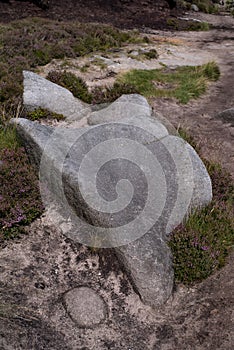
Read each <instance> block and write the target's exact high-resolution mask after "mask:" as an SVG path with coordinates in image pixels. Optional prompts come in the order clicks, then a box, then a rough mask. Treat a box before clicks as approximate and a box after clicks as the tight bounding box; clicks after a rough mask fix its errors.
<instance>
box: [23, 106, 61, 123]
mask: <svg viewBox="0 0 234 350" xmlns="http://www.w3.org/2000/svg"><path fill="white" fill-rule="evenodd" d="M26 117H27V119H30V120H32V121H37V120H41V119H47V120H49V119H56V120H64V119H65V117H64V115H63V114H58V113H55V112H50V111H48V110H47V109H44V108H37V109H35V110H33V111H31V112H28V113H27V115H26Z"/></svg>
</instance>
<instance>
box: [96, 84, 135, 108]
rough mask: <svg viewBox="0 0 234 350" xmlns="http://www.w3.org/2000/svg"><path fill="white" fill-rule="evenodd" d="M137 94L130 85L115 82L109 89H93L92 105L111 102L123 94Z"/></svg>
mask: <svg viewBox="0 0 234 350" xmlns="http://www.w3.org/2000/svg"><path fill="white" fill-rule="evenodd" d="M135 93H139V91H138V90H137V88H136V87H135V86H133V85H131V84H127V83H118V82H115V83H114V84H113V86H111V87H108V86H106V87H95V88H93V89H92V92H91V94H92V104H98V103H106V102H113V101H115V100H116V99H117V98H119V97H120V96H122V95H124V94H135Z"/></svg>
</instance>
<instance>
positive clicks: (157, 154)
mask: <svg viewBox="0 0 234 350" xmlns="http://www.w3.org/2000/svg"><path fill="white" fill-rule="evenodd" d="M132 99H133V100H135V101H137V102H136V104H137V106H138V107H139V108H141V106H143V108H144V109H145V111H146V112H145V115H144V114H143V112H142V113H140V114H139V115H138V114H137V115H135V117H134V114H130V115H129V117H128V118H122V119H118V118H119V116H120V115H124V113H122V112H124V110H127V102H125V101H128V100H130V101H131V100H132ZM138 102H140V103H138ZM131 103H132V102H130V108H131ZM141 103H142V104H141ZM146 103H147V101H146V100H145V99H143V98H142V99H141V98H139V97H138V96H137V95H130V97H129V96H125V97H123V98H122V102H121V104H120V110H121V111H122V112H121V113H120V114H119V115H118V109H115V108H116V107H115V106H116V104H117V103H116V104H115V106H114V108H113V109H112V105H110V106H109V107H108V108H107V109H103V110H102V111H98V112H100V115H101V120H102V121H104V120H105V118H107V119H106V120H108V121H109V122H108V123H104V124H98V125H95V126H90V127H85V128H79V129H73V128H49V127H46V126H42V125H39V124H38V123H34V122H31V121H28V120H25V119H17V120H16V121H15V123H16V125H17V130H18V131H19V134H20V136H21V138H22V139H23V141H24V142H25V144H26V146H27V145H30V147H28V152H29V154H31V155H32V158H33V160H34V162H35V163H36V164H37V165H39V164H40V179H41V182H42V183H46V186H47V191H48V189H49V190H50V191H51V192H52V193H53V194H54V195H55V197H56V199H57V201H58V202H60V203H61V204H62V211H63V215H64V216H65V217H67V219H68V218H70V219H71V222H70V223H71V226H70V229H69V230H67V231H66V235H67V236H68V237H70V238H72V239H73V240H75V241H77V242H80V243H83V244H85V245H88V246H93V247H109V248H110V247H112V248H114V249H115V252H116V254H117V256H118V258H119V260H120V262H121V263H122V264H123V266H124V268H125V270H127V271H128V273H129V276H130V278H131V280H132V282H133V284H134V285H135V288H136V290H137V291H138V292H139V294H140V295H141V298H142V300H143V301H144V302H145V303H147V304H149V305H151V306H156V305H158V304H162V303H163V302H165V301H166V300H167V299H168V298H169V297H170V295H171V293H172V288H173V268H172V259H171V253H170V250H169V248H168V246H167V244H166V240H167V235H168V233H170V232H171V231H172V229H173V228H174V227H175V226H177V225H178V224H179V223H181V221H182V220H183V218H184V217H185V216H186V215H187V213H188V212H189V210H190V209H191V208H192V207H197V206H201V205H205V204H207V203H208V202H209V201H210V200H211V198H212V189H211V182H210V178H209V175H208V173H207V171H206V169H205V167H204V165H203V163H202V161H201V160H200V158H199V156H198V155H197V153H196V152H195V151H194V149H193V148H192V147H191V146H190V145H189V144H188V143H186V142H185V141H184V140H182V139H181V138H179V137H177V136H174V135H169V134H168V130H167V129H166V127H165V126H164V125H163V124H162V123H161V122H160V121H158V120H157V119H155V118H153V117H149V115H148V113H149V111H150V107H148V109H147V106H146ZM123 106H124V108H123ZM136 108H137V107H136ZM111 109H112V110H117V114H114V115H111V113H110V110H111ZM136 110H137V109H136ZM136 113H137V112H136ZM116 115H117V120H116V119H115V118H116ZM111 118H112V119H113V122H111V120H110V119H111ZM43 145H44V148H43ZM43 196H44V193H43ZM43 199H44V200H45V202H46V201H47V198H45V197H44V198H43ZM49 200H50V198H49Z"/></svg>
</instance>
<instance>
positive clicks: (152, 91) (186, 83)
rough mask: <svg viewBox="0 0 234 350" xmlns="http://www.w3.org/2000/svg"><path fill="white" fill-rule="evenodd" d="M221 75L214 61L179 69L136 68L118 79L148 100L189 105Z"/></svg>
mask: <svg viewBox="0 0 234 350" xmlns="http://www.w3.org/2000/svg"><path fill="white" fill-rule="evenodd" d="M219 75H220V72H219V68H218V66H217V64H216V63H215V62H209V63H207V64H204V65H202V66H183V67H178V68H176V69H173V70H171V69H168V68H167V67H165V68H162V69H152V70H142V69H133V70H131V71H129V72H127V73H124V74H122V75H121V76H120V77H119V82H122V83H125V84H131V85H132V86H133V87H135V88H136V90H137V91H139V93H140V94H142V95H144V96H145V97H167V98H168V97H169V98H173V97H174V98H176V99H177V100H178V101H179V102H181V103H188V102H189V100H190V99H192V98H198V97H199V96H200V95H201V94H203V93H204V92H205V91H206V88H207V84H208V82H209V81H215V80H217V79H218V78H219Z"/></svg>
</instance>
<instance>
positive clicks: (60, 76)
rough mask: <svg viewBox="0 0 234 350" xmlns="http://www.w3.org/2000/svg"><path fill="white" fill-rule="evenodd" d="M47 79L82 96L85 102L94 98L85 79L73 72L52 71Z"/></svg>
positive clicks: (75, 94)
mask: <svg viewBox="0 0 234 350" xmlns="http://www.w3.org/2000/svg"><path fill="white" fill-rule="evenodd" d="M47 79H49V80H50V81H52V82H53V83H55V84H59V85H61V86H63V87H65V88H66V89H68V90H70V91H71V92H72V93H73V95H74V96H75V97H77V98H80V99H81V100H83V101H84V102H87V103H90V102H91V100H92V96H91V94H90V93H89V91H88V87H87V85H86V83H85V82H84V80H83V79H82V78H80V77H77V76H75V75H74V74H73V73H70V72H66V71H51V72H49V74H48V75H47Z"/></svg>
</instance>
